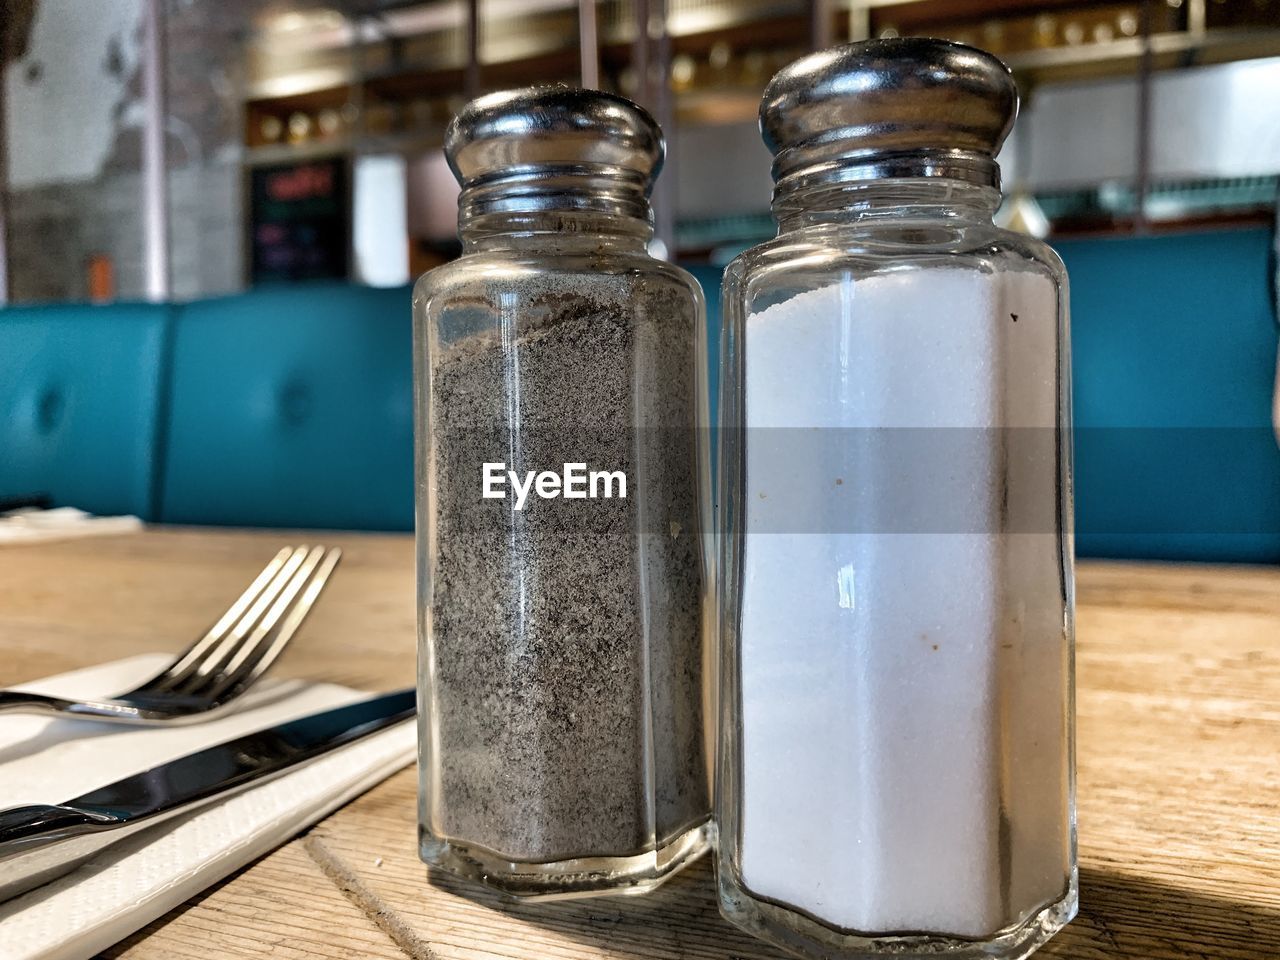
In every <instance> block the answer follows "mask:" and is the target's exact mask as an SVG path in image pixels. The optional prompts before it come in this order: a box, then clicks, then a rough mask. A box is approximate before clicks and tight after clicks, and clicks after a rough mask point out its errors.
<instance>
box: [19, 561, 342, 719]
mask: <svg viewBox="0 0 1280 960" xmlns="http://www.w3.org/2000/svg"><path fill="white" fill-rule="evenodd" d="M341 557H342V551H341V550H339V549H338V548H336V547H334V548H333V549H326V548H324V547H305V546H303V547H298V548H297V549H294V548H293V547H285V548H283V549H282V550H281V551H280V552H279V553H277V554H276V555H275V557H274V558H272V560H271V562H270V563H268V564H267V565H266V566H265V567H263V568H262V572H261V573H260V574H258V576H257V577H256V578H255V579H254V581H253V583H251V584H249V588H248V589H247V590H245V592H244V593H242V594H240V597H239V599H237V600H236V602H235V603H233V604H232V605H231V606H230V608H228V610H227V612H226V613H224V614H223V615H222V616H221V617H220V618H219V619H218V621H217V623H215V624H214V625H213V626H212V627H210V628H209V629H208V631H207V632H206V633H205V634H204V636H202V637H200V639H198V640H197V641H196V642H195V643H193V644H192V645H191V646H190V647H188V648H187V649H186V650H184V651H183V652H182V653H180V654H179V655H178V656H177V657H176V658H175V659H174V661H173V662H172V663H171V664H169V665H168V666H167V667H165V668H164V669H163V670H161V671H160V672H159V673H157V674H156V675H155V676H154V677H152V678H151V679H150V680H148V681H147V682H146V683H144V684H142V686H140V687H137V688H135V689H133V690H130V691H129V692H128V693H122V694H120V695H119V696H117V697H113V698H111V699H109V700H66V699H63V698H61V697H49V696H44V695H43V694H39V693H25V692H22V691H19V690H0V713H3V712H5V711H10V710H12V711H23V712H42V713H56V714H59V715H62V716H71V717H79V718H81V719H85V720H106V721H109V722H114V723H132V724H153V725H156V724H167V725H172V724H180V723H195V722H198V721H201V720H205V719H208V718H209V717H210V716H212V715H215V714H217V713H220V712H222V711H224V710H227V709H228V708H229V707H230V706H231V705H232V703H233V702H234V701H235V700H236V699H237V698H238V697H240V696H241V695H242V694H243V693H244V692H245V691H246V690H248V689H249V687H251V686H252V685H253V684H254V683H256V682H257V680H258V678H259V677H261V676H262V675H263V674H264V673H265V672H266V671H267V668H269V667H270V666H271V665H272V664H273V663H275V661H276V659H277V658H278V657H279V656H280V654H281V652H282V651H283V650H284V648H285V646H286V644H288V643H289V641H290V640H291V639H292V638H293V635H294V633H296V632H297V630H298V627H299V626H300V625H301V624H302V621H303V620H304V619H305V618H306V616H307V614H308V613H309V612H310V610H311V608H312V607H313V606H314V605H315V602H316V598H317V597H319V596H320V591H321V590H323V589H324V586H325V583H326V582H327V581H328V579H329V575H330V574H331V573H333V568H334V567H336V566H337V565H338V560H339V559H341Z"/></svg>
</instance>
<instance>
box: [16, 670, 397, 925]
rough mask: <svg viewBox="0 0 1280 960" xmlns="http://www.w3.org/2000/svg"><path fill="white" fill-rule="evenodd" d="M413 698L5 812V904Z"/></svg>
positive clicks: (347, 737)
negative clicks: (69, 797)
mask: <svg viewBox="0 0 1280 960" xmlns="http://www.w3.org/2000/svg"><path fill="white" fill-rule="evenodd" d="M415 699H416V698H415V693H414V691H413V690H412V689H407V690H399V691H396V692H395V693H389V694H385V695H383V696H380V697H372V698H370V699H368V700H361V701H359V702H357V703H352V704H348V705H347V706H344V707H336V708H334V709H332V710H322V711H320V712H319V713H313V714H310V715H308V716H305V717H300V718H299V719H297V720H290V721H289V722H288V723H282V724H279V725H278V726H274V727H268V728H266V729H264V730H258V731H256V732H254V733H250V734H246V735H245V736H242V737H238V738H236V739H235V740H228V741H227V742H226V743H220V744H216V745H215V746H212V747H206V748H205V749H203V750H198V751H196V752H195V753H189V754H187V755H186V756H183V757H179V758H177V759H176V760H170V761H169V762H168V763H162V764H160V765H159V766H156V767H152V768H151V769H150V770H144V771H142V772H141V773H137V774H133V775H132V776H128V777H125V778H124V779H122V780H117V781H116V782H115V783H112V784H108V785H107V786H105V787H99V788H98V789H96V790H91V791H89V792H88V793H85V794H81V795H80V796H78V797H76V798H75V799H73V800H68V801H66V802H65V803H60V804H56V805H54V804H34V805H30V806H24V807H12V808H10V809H7V810H0V903H2V902H4V901H5V900H8V899H10V898H12V897H16V896H17V895H19V894H21V893H25V892H27V891H28V890H31V889H33V888H34V887H38V886H40V885H41V884H44V883H48V882H49V881H50V880H53V879H55V878H56V877H59V876H62V875H63V874H65V873H68V872H69V871H71V870H74V869H75V868H76V867H77V866H79V865H80V864H81V863H83V862H84V861H85V860H87V859H89V858H90V857H92V856H94V855H95V854H97V853H99V852H100V851H101V850H103V849H104V848H105V847H108V846H110V845H111V844H113V843H117V842H119V841H120V840H123V839H124V838H125V837H127V836H129V835H131V834H133V833H134V832H136V831H137V830H139V829H142V828H143V827H149V826H152V825H154V824H156V823H159V822H160V821H163V820H167V819H169V818H171V817H175V816H178V815H179V814H183V813H188V812H190V811H192V810H195V809H198V808H199V807H201V806H204V805H206V804H209V803H211V802H213V801H215V800H221V799H224V798H225V797H227V796H230V795H232V794H235V793H238V792H240V791H243V790H245V789H248V788H249V787H251V786H257V785H258V784H260V783H262V782H264V781H266V780H269V779H271V778H272V777H276V776H279V775H281V774H283V773H286V772H288V771H289V770H291V769H292V768H294V767H295V766H297V765H298V764H300V763H303V762H304V761H306V760H311V759H313V758H315V757H318V756H320V755H321V754H323V753H326V752H328V751H330V750H334V749H336V748H338V747H342V746H345V745H347V744H350V743H353V742H355V741H356V740H359V739H361V738H363V737H367V736H369V735H370V734H373V733H377V732H378V731H379V730H385V729H386V728H388V727H390V726H393V725H395V724H397V723H400V722H402V721H405V720H408V719H409V718H410V717H412V716H413V715H414V703H415Z"/></svg>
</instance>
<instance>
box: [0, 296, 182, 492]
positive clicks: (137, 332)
mask: <svg viewBox="0 0 1280 960" xmlns="http://www.w3.org/2000/svg"><path fill="white" fill-rule="evenodd" d="M170 322H171V308H169V307H168V306H160V305H149V304H114V305H111V306H100V307H98V306H80V305H77V306H65V305H59V306H48V307H14V308H10V309H6V310H0V412H2V413H3V416H0V499H7V498H16V497H24V496H30V495H39V496H42V497H47V498H49V499H50V500H51V501H52V502H54V503H57V504H74V505H75V506H78V507H83V508H84V509H87V510H90V511H92V512H94V513H101V514H114V513H133V514H138V515H140V516H144V517H150V516H153V515H154V513H155V499H156V496H157V495H158V491H157V488H156V486H155V482H154V481H155V467H156V465H157V453H156V450H157V429H158V426H159V416H158V411H159V409H160V408H161V394H162V392H163V389H164V383H163V374H162V371H164V370H165V368H166V364H165V352H166V349H167V339H168V335H169V329H170Z"/></svg>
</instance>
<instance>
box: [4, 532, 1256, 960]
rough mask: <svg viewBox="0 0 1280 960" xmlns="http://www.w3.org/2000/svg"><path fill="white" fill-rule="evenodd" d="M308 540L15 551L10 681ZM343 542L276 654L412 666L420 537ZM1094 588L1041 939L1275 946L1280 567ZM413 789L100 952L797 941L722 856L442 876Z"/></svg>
mask: <svg viewBox="0 0 1280 960" xmlns="http://www.w3.org/2000/svg"><path fill="white" fill-rule="evenodd" d="M309 537H310V538H311V539H316V535H314V534H311V535H309ZM302 539H303V538H301V537H299V536H298V535H285V534H280V533H271V532H253V533H246V532H239V531H214V530H164V529H160V530H150V531H147V532H145V533H141V534H132V535H127V536H119V537H109V538H101V539H83V540H75V541H66V542H62V543H49V544H42V545H38V546H22V547H0V685H9V684H13V683H18V682H20V681H24V680H31V679H34V678H36V677H41V676H46V675H48V674H52V673H58V672H61V671H64V670H69V669H72V668H74V667H78V666H83V665H85V664H89V663H93V662H98V661H103V660H109V659H115V658H118V657H123V656H127V655H130V654H135V653H141V652H146V651H156V650H173V649H176V648H177V647H179V646H180V645H181V644H183V643H184V642H186V640H187V639H188V638H190V637H193V636H195V635H196V633H197V632H198V631H200V630H202V629H203V628H204V627H206V626H207V625H208V621H209V620H210V619H211V618H212V617H213V616H214V615H216V614H217V613H218V612H219V611H220V610H221V609H222V608H223V607H225V605H226V603H227V602H228V601H229V600H230V599H231V598H232V597H234V596H235V595H236V593H238V591H239V589H240V588H241V587H242V586H243V584H244V583H245V582H247V580H248V578H249V577H250V576H251V575H252V574H253V573H254V572H255V571H256V570H257V569H258V568H259V567H260V566H261V564H262V563H264V562H265V561H266V559H267V558H268V557H270V555H271V554H272V553H273V551H274V549H275V548H276V547H278V546H279V545H281V544H283V543H286V542H301V541H302ZM323 540H324V542H326V543H337V544H340V545H341V546H342V547H344V548H345V550H346V556H345V558H344V560H343V563H342V566H341V567H340V568H339V573H338V574H337V575H336V576H335V577H334V579H333V582H332V584H331V586H330V587H329V589H328V591H327V592H326V594H325V596H324V597H323V598H322V599H321V601H320V603H319V604H318V606H317V608H316V612H315V614H314V616H313V617H312V618H311V619H310V620H308V622H307V624H306V626H305V627H304V628H303V630H302V632H301V633H300V635H299V637H298V640H297V641H296V642H295V644H294V646H293V648H292V649H291V651H290V652H289V653H288V654H287V655H286V656H285V657H284V659H283V660H282V661H281V663H280V664H279V666H278V667H277V670H278V672H279V673H280V674H282V675H286V676H294V677H303V678H308V679H314V680H331V681H336V682H339V683H346V684H352V685H356V686H364V687H368V688H369V689H390V688H393V687H397V686H403V685H406V684H409V683H412V681H413V676H414V576H413V545H412V541H411V539H410V538H408V537H402V536H373V535H352V534H344V535H340V536H327V535H326V536H325V537H324V538H323ZM1078 584H1079V593H1078V600H1079V620H1078V624H1079V630H1078V657H1077V661H1078V694H1077V706H1078V723H1079V726H1078V735H1079V739H1078V760H1079V826H1080V856H1081V901H1082V906H1081V915H1080V917H1079V918H1078V919H1077V920H1076V921H1075V922H1074V923H1072V924H1071V925H1070V926H1069V927H1068V928H1067V929H1066V930H1065V931H1064V932H1063V933H1061V934H1060V935H1059V936H1058V937H1057V938H1056V939H1055V940H1054V941H1053V942H1052V943H1051V944H1050V945H1049V946H1048V947H1046V948H1045V949H1044V950H1043V951H1042V952H1041V953H1040V954H1039V955H1038V956H1044V957H1055V958H1070V960H1099V958H1133V960H1208V958H1214V960H1217V958H1222V960H1276V958H1280V571H1277V570H1269V569H1257V568H1242V567H1225V566H1224V567H1209V566H1173V565H1158V564H1142V565H1138V564H1101V563H1083V564H1081V565H1080V570H1079V578H1078ZM415 789H416V783H415V776H414V773H413V771H412V770H411V769H410V770H405V771H403V772H401V773H400V774H398V775H396V776H394V777H392V778H391V779H390V780H388V781H387V782H385V783H384V784H382V785H381V786H380V787H377V788H375V789H373V790H372V791H370V792H369V793H367V794H366V795H365V796H363V797H362V798H360V799H358V800H356V801H355V802H354V803H352V804H350V805H348V806H347V807H345V808H343V809H342V810H340V811H338V812H337V813H335V814H334V815H333V816H331V817H329V818H328V819H327V820H324V821H322V822H321V823H319V824H317V825H316V826H315V827H313V828H312V829H311V830H310V831H308V832H307V833H306V834H304V835H302V836H301V837H299V838H297V839H295V840H294V841H293V842H291V843H289V844H287V845H285V846H283V847H281V848H279V849H278V850H276V851H275V852H274V853H272V854H270V855H269V856H266V857H264V858H263V859H261V860H260V861H258V862H257V863H255V864H253V865H252V866H250V867H248V868H247V869H245V870H242V871H241V872H240V873H238V874H236V875H235V876H233V877H231V878H229V879H228V880H226V881H224V882H223V883H222V884H220V885H218V886H217V887H215V888H213V889H211V890H209V891H206V892H205V893H204V894H203V895H201V896H200V897H197V898H196V899H194V900H192V901H190V902H189V903H187V904H186V905H184V906H183V907H182V908H180V909H178V910H175V911H173V912H172V913H171V914H169V915H168V916H166V917H164V918H162V919H161V920H159V921H157V922H156V923H153V924H151V925H150V926H149V927H147V928H146V929H144V930H141V931H139V932H138V933H137V934H135V935H134V936H132V937H130V938H129V939H128V940H126V941H125V942H123V943H121V944H119V945H117V946H116V947H115V948H113V949H112V950H110V951H108V953H107V954H106V955H105V956H107V957H110V958H120V960H169V958H193V960H195V958H199V960H220V958H248V957H272V958H299V960H300V958H334V960H339V958H341V960H351V958H357V957H373V958H404V957H411V958H414V960H490V958H512V960H516V958H519V960H543V958H546V960H578V958H610V960H663V958H687V960H764V958H768V957H775V956H777V954H776V953H774V952H772V951H771V950H770V949H769V948H767V947H765V946H764V945H763V944H760V943H758V942H756V941H753V940H752V939H751V938H749V937H747V936H746V935H744V934H741V933H738V932H737V931H736V930H734V929H733V928H732V927H730V926H729V925H728V924H726V923H725V922H724V921H722V920H721V919H720V918H719V916H718V914H717V911H716V907H715V899H714V891H713V889H712V884H711V873H710V866H709V864H707V863H705V862H704V863H702V864H699V865H698V866H696V867H695V868H693V869H691V870H689V871H686V872H685V873H684V874H682V875H680V876H678V877H676V878H675V879H674V880H672V881H671V882H670V883H669V884H667V885H666V886H665V887H663V888H662V889H661V890H659V891H658V892H657V893H655V894H653V895H651V896H648V897H642V898H604V899H595V900H587V901H576V902H570V903H558V904H544V905H523V904H522V905H514V906H513V905H509V904H505V903H502V902H499V901H498V900H497V899H496V898H495V897H493V896H492V895H490V894H488V893H486V892H484V891H483V890H481V889H479V888H477V887H474V886H472V885H470V884H467V883H464V882H461V881H456V880H450V879H440V878H432V881H431V882H429V881H428V877H427V872H426V869H425V868H424V867H423V866H422V864H421V863H420V862H419V861H418V858H417V854H416V850H415V822H416V810H415ZM2 955H3V949H2V945H0V956H2Z"/></svg>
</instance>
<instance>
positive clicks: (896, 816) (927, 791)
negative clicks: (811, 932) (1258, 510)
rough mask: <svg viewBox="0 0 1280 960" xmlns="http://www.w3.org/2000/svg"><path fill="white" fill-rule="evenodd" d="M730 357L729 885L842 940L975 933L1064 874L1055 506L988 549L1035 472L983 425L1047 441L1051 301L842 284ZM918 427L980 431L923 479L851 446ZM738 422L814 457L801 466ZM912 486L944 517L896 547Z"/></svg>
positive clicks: (792, 310)
mask: <svg viewBox="0 0 1280 960" xmlns="http://www.w3.org/2000/svg"><path fill="white" fill-rule="evenodd" d="M1014 314H1016V315H1017V320H1016V321H1015V320H1013V319H1012V316H1013V315H1014ZM745 355H746V371H745V378H746V398H745V400H746V424H747V427H748V429H749V430H751V431H752V432H751V433H749V435H748V438H747V464H746V490H745V497H746V521H745V523H746V544H745V548H744V555H743V588H742V589H743V605H742V623H741V645H742V649H741V661H740V662H741V699H742V719H743V745H742V746H743V749H742V770H741V790H742V823H741V835H740V858H741V868H742V876H743V881H744V883H745V885H746V886H747V887H748V888H749V889H750V890H751V891H752V892H753V893H754V894H756V895H758V896H761V897H766V898H770V899H773V900H777V901H781V902H784V903H788V904H791V905H794V906H795V907H798V908H800V909H802V910H804V911H805V912H807V913H809V914H812V915H813V916H815V917H817V918H819V919H820V920H822V921H824V922H826V923H828V924H830V925H833V926H836V927H841V928H845V929H848V930H856V931H859V932H865V933H872V934H874V933H891V932H921V933H938V934H950V935H956V936H963V937H982V936H987V935H989V934H991V933H993V932H994V931H996V930H998V929H1000V928H1002V927H1004V926H1006V925H1008V924H1009V923H1012V922H1014V921H1016V920H1018V919H1019V918H1021V917H1023V916H1025V915H1026V914H1027V913H1029V912H1030V911H1032V910H1034V909H1035V908H1037V907H1039V906H1042V905H1043V904H1045V903H1047V902H1049V901H1051V900H1053V899H1055V898H1057V897H1058V896H1060V895H1061V894H1062V893H1063V890H1064V888H1065V884H1066V877H1067V871H1068V869H1069V867H1068V843H1069V838H1068V835H1067V813H1066V803H1067V780H1066V778H1067V767H1066V763H1067V757H1066V749H1065V709H1066V708H1065V697H1066V682H1067V681H1066V656H1067V650H1066V643H1065V641H1064V623H1063V615H1062V610H1063V596H1062V579H1061V570H1060V562H1061V558H1060V555H1059V545H1058V538H1057V535H1056V533H1055V531H1054V530H1053V528H1052V518H1053V516H1054V514H1053V509H1052V507H1051V508H1050V509H1049V511H1048V513H1047V516H1048V517H1049V518H1050V523H1049V524H1045V525H1041V526H1036V527H1034V528H1033V529H1032V530H1031V531H1030V532H1019V533H1001V532H1000V531H1001V525H1002V519H1001V518H1002V517H1003V516H1005V515H1006V511H1009V510H1010V508H1011V504H1012V505H1015V506H1016V504H1017V503H1018V502H1019V501H1026V502H1033V503H1046V504H1050V505H1052V504H1054V503H1056V499H1055V498H1056V497H1057V493H1056V488H1055V482H1056V470H1057V466H1056V463H1055V462H1054V460H1053V457H1052V455H1048V456H1014V455H1008V454H1007V453H1006V451H1005V450H1004V446H1005V444H1006V441H1005V440H1002V439H1001V438H1002V434H1001V433H1000V432H999V431H991V430H990V429H989V428H992V427H1038V428H1044V429H1045V430H1048V431H1051V430H1052V428H1053V427H1054V425H1055V424H1056V423H1057V389H1058V386H1057V369H1056V357H1057V301H1056V290H1055V287H1054V284H1053V283H1052V281H1051V280H1050V279H1049V278H1047V277H1045V276H1041V275H1039V274H1035V273H1031V272H1013V273H995V274H992V273H983V272H979V271H977V270H971V269H960V268H942V269H932V270H929V271H927V272H926V271H902V272H892V273H886V274H883V275H881V276H876V277H872V278H868V279H863V280H847V281H845V282H843V283H838V284H833V285H831V286H827V287H824V288H821V289H818V290H814V291H810V292H806V293H802V294H799V295H798V296H795V297H793V298H791V299H789V300H786V301H784V302H782V303H779V304H776V305H774V306H771V307H769V308H767V309H765V310H763V311H760V312H759V313H756V314H753V315H751V316H750V317H749V318H748V320H747V332H746V349H745ZM919 427H927V428H981V431H979V432H973V433H959V434H953V435H951V434H949V435H951V436H959V437H963V438H964V439H963V440H962V442H960V443H958V444H954V445H948V447H947V450H948V451H949V453H948V459H947V460H946V462H933V463H931V462H930V460H929V454H928V451H927V450H925V451H923V453H924V456H923V459H922V460H921V461H920V462H921V466H922V468H924V467H931V468H932V472H933V473H934V476H931V477H927V478H923V479H922V478H921V477H919V476H915V477H903V476H900V475H899V474H901V473H902V472H903V471H902V457H901V456H900V455H899V456H897V457H887V456H881V455H879V454H878V453H877V450H881V451H882V450H883V449H884V448H883V447H877V446H876V442H874V441H872V440H871V439H869V438H870V436H871V434H870V432H869V431H866V430H862V429H858V428H919ZM759 428H792V429H795V428H802V429H813V428H817V429H820V430H822V433H820V434H819V436H821V437H822V441H821V442H820V443H816V444H809V445H808V446H806V447H805V449H806V450H810V451H812V455H811V456H809V457H807V458H805V459H804V461H803V462H798V460H799V458H795V457H785V456H779V455H777V453H778V450H777V446H778V445H777V443H776V442H774V441H771V440H770V439H768V436H769V434H768V431H764V432H761V431H760V430H759ZM784 433H785V431H777V432H776V433H775V436H782V435H783V434H784ZM880 433H881V437H882V439H883V438H884V437H886V436H887V439H883V442H886V443H888V444H889V445H891V446H893V445H894V444H898V449H899V451H901V449H902V446H901V444H902V443H903V442H909V441H899V440H896V439H895V437H898V436H899V435H898V434H896V433H895V432H894V430H889V431H880ZM1028 433H1034V431H1028ZM920 435H921V436H926V437H927V436H928V435H929V434H927V433H924V434H920ZM941 435H942V434H941V432H940V433H939V436H941ZM902 436H907V435H906V434H903V435H902ZM910 436H915V434H911V435H910ZM1042 437H1045V438H1048V439H1049V441H1050V442H1049V444H1048V450H1049V451H1050V454H1051V450H1052V433H1051V432H1048V433H1043V434H1042ZM1032 446H1033V447H1034V448H1035V449H1036V450H1039V451H1041V452H1043V451H1044V450H1045V449H1046V446H1045V444H1044V443H1040V444H1033V445H1032ZM910 459H911V458H908V460H910ZM1006 459H1007V462H1008V466H1007V467H1006V465H1005V464H1006ZM924 481H927V482H924ZM1006 482H1007V483H1008V490H1007V492H1006V490H1005V484H1006ZM904 484H905V488H906V490H907V493H906V494H905V495H904V493H903V488H904ZM925 490H927V491H929V495H930V496H932V497H937V498H945V502H946V509H945V510H944V511H942V512H941V514H939V516H942V517H944V518H957V517H963V518H965V521H966V522H965V523H964V524H963V525H959V526H957V527H955V528H954V529H948V528H945V527H942V526H935V527H923V528H921V529H918V530H913V531H912V532H903V533H899V532H893V531H895V530H898V529H902V527H901V526H896V524H898V522H899V520H900V517H899V513H900V511H901V509H902V507H903V505H904V496H905V497H906V500H907V501H909V500H910V498H911V497H913V496H918V494H919V491H925ZM907 505H908V506H910V504H909V503H908V504H907ZM1038 515H1039V516H1044V515H1045V514H1044V513H1043V511H1042V512H1041V513H1040V514H1038ZM788 531H802V532H788ZM956 531H962V532H956ZM1002 821H1003V822H1002Z"/></svg>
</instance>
